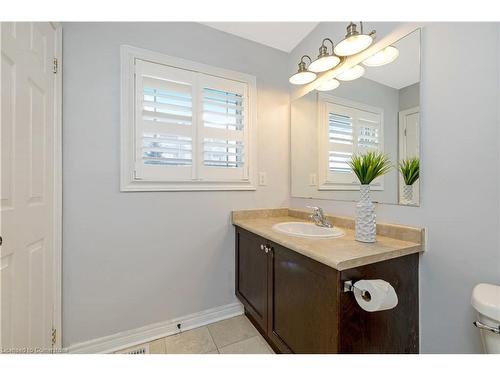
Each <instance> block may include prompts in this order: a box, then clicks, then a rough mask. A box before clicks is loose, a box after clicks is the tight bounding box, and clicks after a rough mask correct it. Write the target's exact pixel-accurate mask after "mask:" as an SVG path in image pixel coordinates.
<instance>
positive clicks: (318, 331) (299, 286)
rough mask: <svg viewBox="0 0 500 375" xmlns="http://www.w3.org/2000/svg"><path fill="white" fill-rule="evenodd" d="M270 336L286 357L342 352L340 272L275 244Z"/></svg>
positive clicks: (271, 279) (270, 303)
mask: <svg viewBox="0 0 500 375" xmlns="http://www.w3.org/2000/svg"><path fill="white" fill-rule="evenodd" d="M272 246H273V250H272V252H271V253H270V254H271V257H270V258H271V266H270V271H271V277H270V282H269V320H268V335H269V337H270V339H271V341H272V342H273V343H274V344H275V345H276V346H277V347H278V349H279V350H280V351H281V352H283V353H336V352H337V351H338V348H337V346H338V344H337V343H338V337H337V336H338V314H337V301H338V289H337V285H338V280H337V279H338V272H337V271H336V270H334V269H333V268H330V267H327V266H325V265H323V264H321V263H318V262H316V261H314V260H312V259H310V258H307V257H305V256H303V255H301V254H298V253H296V252H294V251H292V250H289V249H286V248H284V247H282V246H279V245H276V244H273V245H272Z"/></svg>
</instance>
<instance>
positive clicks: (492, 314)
mask: <svg viewBox="0 0 500 375" xmlns="http://www.w3.org/2000/svg"><path fill="white" fill-rule="evenodd" d="M471 303H472V306H474V308H475V309H476V311H477V320H476V321H475V322H474V325H475V326H476V327H478V328H479V331H480V332H481V341H482V342H483V347H484V350H485V352H486V353H489V354H500V286H498V285H493V284H477V285H476V286H475V287H474V290H473V291H472V298H471Z"/></svg>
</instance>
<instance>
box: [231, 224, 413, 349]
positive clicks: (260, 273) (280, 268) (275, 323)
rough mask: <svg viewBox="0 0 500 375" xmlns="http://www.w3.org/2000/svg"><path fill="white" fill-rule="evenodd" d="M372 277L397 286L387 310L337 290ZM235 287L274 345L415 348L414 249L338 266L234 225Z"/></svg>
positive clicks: (303, 347) (258, 325)
mask: <svg viewBox="0 0 500 375" xmlns="http://www.w3.org/2000/svg"><path fill="white" fill-rule="evenodd" d="M378 278H379V279H384V280H386V281H388V282H390V283H391V284H392V285H393V286H394V288H395V290H396V293H397V294H398V298H399V303H398V306H396V307H395V308H394V309H392V310H386V311H380V312H374V313H369V312H366V311H364V310H363V309H361V308H360V307H359V305H358V304H357V303H356V301H355V299H354V296H353V294H352V293H344V292H343V282H344V281H346V280H352V281H357V280H359V279H378ZM236 295H237V297H238V298H239V300H240V301H241V302H242V303H243V305H244V307H245V314H246V315H247V316H248V318H249V319H250V320H251V321H252V323H253V324H254V325H255V326H256V328H257V329H258V330H259V331H260V332H261V334H262V335H263V336H264V337H265V339H266V340H267V341H268V342H269V344H270V345H271V346H272V347H273V349H274V350H275V351H276V352H278V353H418V254H412V255H407V256H403V257H400V258H395V259H391V260H387V261H384V262H378V263H373V264H370V265H366V266H361V267H357V268H353V269H348V270H344V271H337V270H335V269H333V268H331V267H329V266H326V265H324V264H322V263H319V262H317V261H314V260H312V259H310V258H308V257H305V256H303V255H301V254H299V253H297V252H295V251H293V250H290V249H287V248H285V247H283V246H281V245H278V244H276V243H273V242H271V241H269V240H267V239H265V238H262V237H260V236H257V235H255V234H253V233H250V232H248V231H246V230H244V229H242V228H239V227H236Z"/></svg>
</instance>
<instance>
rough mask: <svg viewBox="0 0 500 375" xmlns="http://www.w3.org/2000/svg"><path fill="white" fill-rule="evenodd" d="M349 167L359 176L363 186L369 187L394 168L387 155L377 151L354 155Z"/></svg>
mask: <svg viewBox="0 0 500 375" xmlns="http://www.w3.org/2000/svg"><path fill="white" fill-rule="evenodd" d="M349 166H350V167H351V168H352V170H353V172H354V173H355V174H356V176H358V179H359V182H360V183H361V185H369V184H370V183H371V182H372V181H373V180H375V179H376V178H377V177H380V176H382V175H384V174H386V173H387V172H389V170H390V169H391V168H392V165H391V162H390V161H389V158H388V157H387V155H384V154H382V153H381V152H375V151H368V152H366V153H364V154H360V155H353V156H352V157H351V161H350V162H349Z"/></svg>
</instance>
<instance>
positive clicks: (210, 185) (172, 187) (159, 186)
mask: <svg viewBox="0 0 500 375" xmlns="http://www.w3.org/2000/svg"><path fill="white" fill-rule="evenodd" d="M255 190H257V188H256V187H255V186H253V185H252V184H251V183H249V182H246V183H222V182H195V183H193V182H185V183H183V182H167V183H166V182H151V181H138V180H134V181H129V182H127V183H122V184H121V186H120V191H121V192H134V191H135V192H137V191H255Z"/></svg>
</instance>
